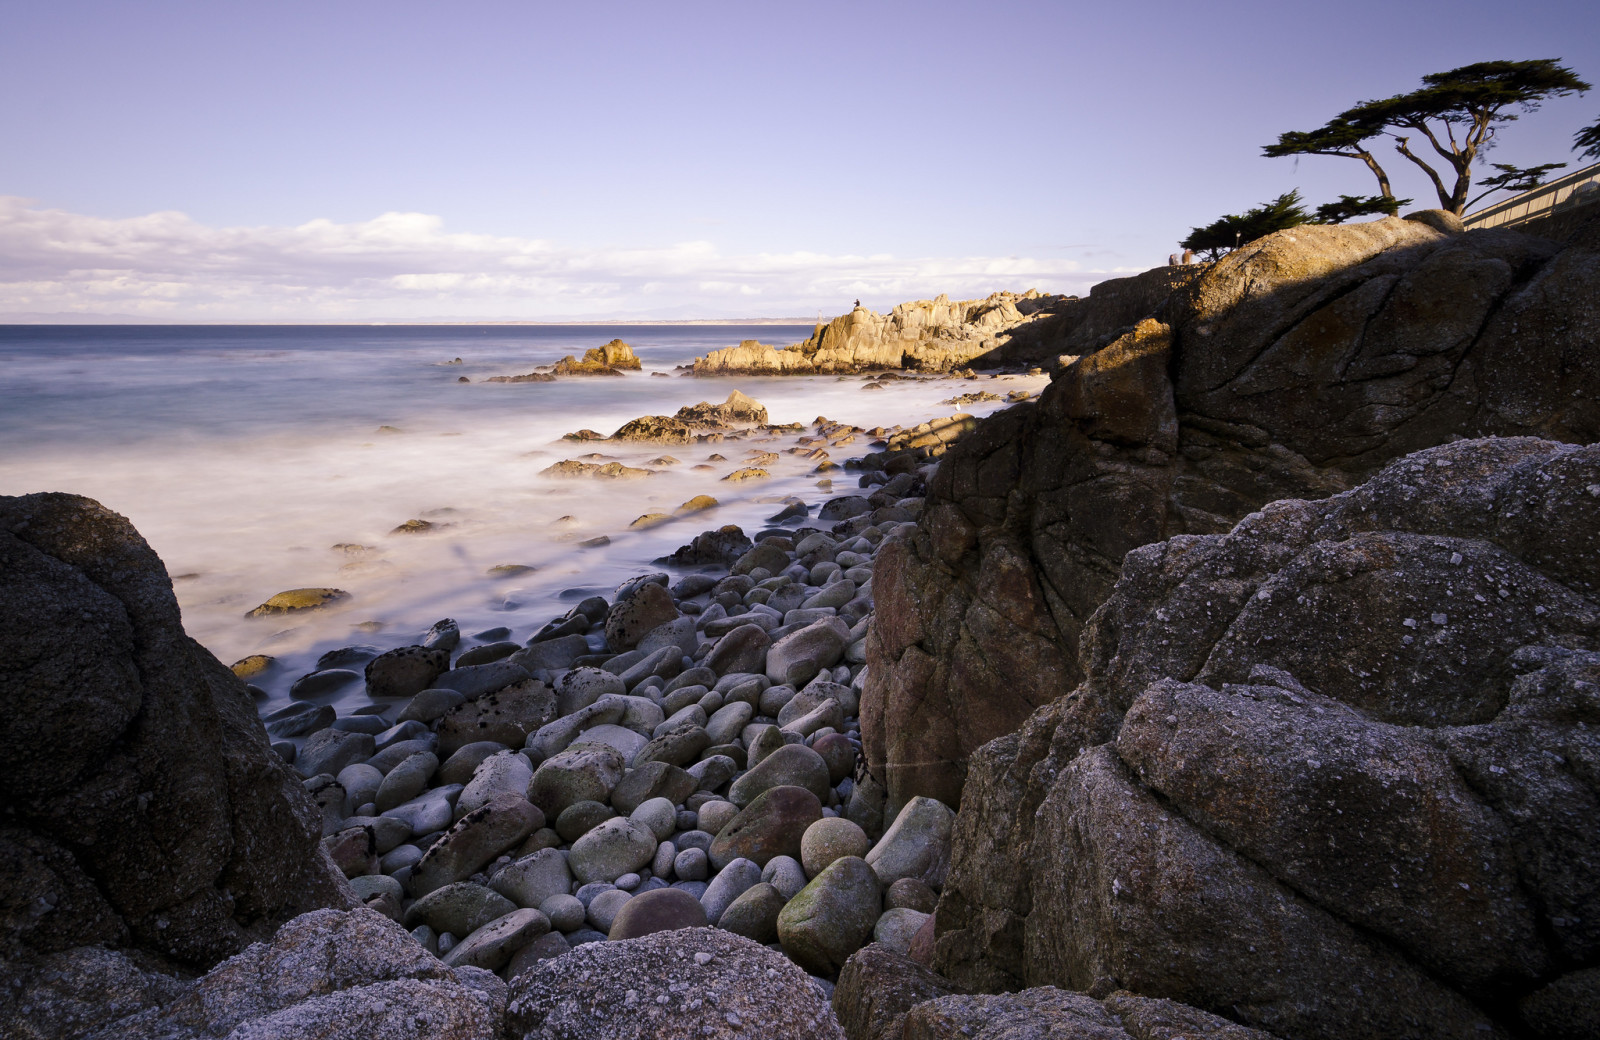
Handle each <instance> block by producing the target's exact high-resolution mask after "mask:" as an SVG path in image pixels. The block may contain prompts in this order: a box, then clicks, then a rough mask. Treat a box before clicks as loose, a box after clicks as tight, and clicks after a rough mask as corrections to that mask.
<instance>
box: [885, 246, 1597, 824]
mask: <svg viewBox="0 0 1600 1040" xmlns="http://www.w3.org/2000/svg"><path fill="white" fill-rule="evenodd" d="M1585 241H1586V240H1582V239H1577V240H1574V242H1573V243H1572V244H1570V245H1568V246H1567V247H1566V248H1564V249H1561V248H1559V247H1558V246H1557V245H1555V244H1554V243H1551V242H1549V241H1546V240H1543V239H1537V238H1533V237H1530V236H1524V235H1519V234H1517V233H1515V232H1510V231H1474V232H1470V233H1468V234H1464V235H1447V234H1444V233H1442V232H1440V231H1437V230H1435V229H1433V228H1431V227H1428V226H1426V225H1424V224H1422V223H1420V222H1416V221H1405V220H1397V219H1392V218H1391V219H1384V220H1379V221H1374V222H1371V223H1367V224H1359V225H1351V226H1341V227H1311V228H1296V229H1293V230H1291V231H1288V232H1281V233H1279V234H1277V235H1273V236H1269V237H1268V238H1266V239H1263V240H1261V241H1260V242H1258V243H1255V244H1253V245H1251V246H1248V247H1246V248H1244V249H1242V250H1239V251H1238V252H1236V253H1234V254H1232V255H1231V256H1229V257H1228V258H1227V259H1226V260H1223V261H1222V262H1220V263H1217V264H1214V265H1210V266H1209V267H1208V268H1207V269H1206V270H1205V271H1204V273H1203V274H1201V275H1200V276H1199V277H1198V279H1197V280H1195V281H1194V282H1192V283H1191V284H1189V285H1188V286H1186V287H1183V288H1180V289H1179V290H1177V291H1176V292H1174V293H1172V294H1171V295H1170V296H1169V297H1167V299H1166V300H1165V302H1163V303H1162V304H1161V305H1160V306H1159V307H1157V308H1155V309H1154V311H1153V313H1152V312H1146V313H1147V314H1149V316H1148V317H1146V318H1144V320H1140V321H1138V322H1137V324H1135V325H1134V326H1133V327H1132V328H1131V329H1129V328H1126V327H1125V326H1124V328H1123V329H1122V332H1121V334H1120V336H1118V337H1117V338H1115V339H1114V340H1113V341H1112V342H1110V343H1109V345H1107V346H1104V347H1103V348H1102V349H1099V350H1098V351H1094V352H1092V353H1087V354H1086V356H1084V357H1082V358H1080V359H1079V360H1078V361H1076V362H1075V363H1072V364H1069V365H1067V366H1066V367H1065V368H1064V369H1062V370H1061V371H1060V372H1059V373H1058V374H1057V376H1056V378H1055V380H1054V382H1053V383H1052V384H1051V386H1050V387H1049V388H1047V389H1046V391H1045V392H1044V393H1043V394H1042V395H1041V397H1040V399H1039V401H1038V402H1037V403H1027V404H1022V405H1018V406H1016V407H1013V408H1011V409H1008V410H1007V411H1004V412H1001V413H999V414H997V415H995V416H993V417H991V418H989V419H987V420H985V421H984V422H983V423H982V424H980V425H979V427H978V428H977V429H976V430H975V431H974V432H973V433H972V434H970V435H969V436H968V437H966V438H964V439H963V440H961V441H959V442H958V443H957V444H956V445H955V446H954V447H953V448H952V449H951V450H950V452H949V453H948V454H947V455H946V456H945V457H944V460H943V461H942V462H941V464H940V466H939V469H938V471H937V473H936V475H935V476H934V477H933V479H932V480H931V481H930V484H929V488H928V495H927V499H926V504H925V507H924V510H923V522H922V523H921V524H920V529H919V530H916V531H914V532H913V531H910V530H906V532H905V534H904V535H901V533H900V532H896V536H895V537H894V538H892V539H891V540H890V541H889V542H888V544H887V545H886V546H885V548H884V549H883V550H882V551H881V552H880V554H879V556H878V559H877V567H876V571H875V579H874V588H875V598H876V602H877V607H878V609H877V615H876V620H875V622H874V628H873V632H872V634H871V636H870V637H869V640H868V647H867V649H868V666H869V667H868V680H867V683H866V690H865V696H864V697H863V706H862V737H863V741H864V751H865V757H866V759H867V764H868V767H869V769H870V771H871V773H872V775H873V776H874V777H876V778H877V779H878V780H879V781H881V782H883V783H884V784H885V786H886V787H887V789H888V795H889V806H888V809H889V811H890V812H891V813H892V812H893V811H894V810H895V809H896V808H897V807H898V805H900V804H901V803H903V802H904V801H905V800H906V799H908V798H909V797H911V796H913V795H917V794H922V795H928V796H930V797H934V798H937V799H939V800H941V801H943V802H946V803H947V804H951V805H955V804H957V803H958V801H959V799H960V797H961V789H962V783H963V780H964V778H965V775H966V770H967V760H968V757H969V756H970V755H971V754H972V753H973V752H974V750H975V749H977V748H978V747H979V746H981V745H982V744H983V743H985V742H986V741H989V740H993V739H995V738H997V737H1000V736H1002V735H1004V734H1007V733H1010V732H1012V731H1013V730H1015V729H1016V728H1017V727H1018V726H1019V725H1020V724H1021V723H1022V722H1023V720H1024V719H1026V718H1027V717H1028V715H1029V713H1030V712H1032V711H1033V710H1035V709H1036V708H1038V707H1040V706H1042V705H1045V704H1049V703H1050V702H1052V701H1054V700H1056V699H1057V698H1059V697H1061V696H1062V695H1064V694H1065V693H1067V692H1068V691H1070V690H1071V689H1072V688H1073V687H1074V686H1075V685H1076V684H1077V683H1078V682H1080V681H1081V680H1082V679H1083V676H1084V665H1083V664H1082V663H1081V661H1080V660H1079V655H1078V653H1077V648H1078V643H1079V639H1080V637H1081V635H1082V632H1083V628H1084V625H1085V623H1086V622H1087V620H1088V618H1089V617H1090V615H1091V614H1093V612H1094V611H1095V609H1096V608H1097V607H1099V606H1100V604H1101V603H1102V602H1104V600H1105V598H1106V596H1107V595H1108V594H1109V593H1110V590H1111V587H1112V585H1113V583H1114V582H1115V581H1116V579H1117V574H1118V571H1119V568H1120V567H1121V564H1122V559H1123V557H1124V555H1125V554H1126V553H1127V552H1128V551H1129V550H1131V549H1135V548H1137V547H1139V546H1141V545H1148V544H1150V543H1152V542H1157V541H1161V540H1163V539H1167V538H1172V537H1174V536H1178V535H1196V534H1201V535H1204V534H1214V533H1217V532H1221V531H1226V530H1228V529H1229V528H1230V527H1231V526H1232V524H1233V523H1235V522H1236V521H1238V520H1239V519H1240V518H1241V517H1243V516H1245V515H1246V514H1248V513H1249V512H1250V511H1251V510H1254V509H1257V508H1260V507H1261V506H1262V505H1263V504H1265V503H1267V502H1270V501H1273V500H1275V499H1281V498H1320V497H1323V496H1325V495H1328V494H1333V493H1337V492H1339V491H1343V490H1345V489H1346V488H1349V487H1352V486H1354V485H1356V484H1358V483H1360V482H1361V481H1362V480H1364V479H1366V478H1367V477H1368V476H1370V475H1371V474H1372V473H1373V472H1375V471H1376V470H1377V469H1378V468H1379V467H1381V466H1382V465H1383V464H1385V463H1386V462H1388V461H1390V460H1392V459H1394V458H1397V457H1399V456H1401V455H1404V454H1406V453H1407V452H1410V451H1414V450H1418V449H1421V448H1425V447H1429V446H1432V445H1436V444H1440V443H1444V442H1446V441H1449V440H1451V439H1454V438H1457V437H1461V436H1479V435H1487V434H1494V435H1500V436H1512V435H1516V436H1522V435H1532V436H1540V437H1550V438H1554V439H1559V440H1565V441H1571V442H1575V443H1590V442H1592V441H1594V440H1596V439H1597V438H1600V354H1597V353H1596V351H1595V350H1594V344H1595V342H1596V341H1597V340H1600V252H1597V251H1596V250H1595V249H1594V248H1592V247H1590V246H1587V245H1585V244H1584V242H1585ZM1140 277H1141V278H1144V277H1145V276H1140ZM1130 281H1133V280H1130ZM1124 288H1125V289H1126V291H1125V292H1122V293H1118V292H1116V291H1113V290H1112V289H1111V288H1107V289H1106V292H1105V294H1104V300H1105V304H1104V308H1103V310H1104V314H1100V313H1099V312H1096V311H1094V310H1093V308H1088V309H1080V311H1079V312H1077V318H1076V322H1077V324H1076V325H1075V326H1074V327H1073V329H1072V331H1071V332H1069V333H1068V334H1067V335H1066V337H1065V338H1064V339H1063V340H1062V341H1061V343H1062V345H1063V347H1064V348H1065V349H1066V350H1068V351H1070V350H1080V349H1081V350H1093V349H1094V345H1095V344H1096V343H1099V342H1101V341H1103V340H1104V339H1105V338H1106V337H1107V336H1109V335H1110V332H1109V331H1105V330H1106V329H1107V327H1108V326H1109V327H1111V328H1112V329H1114V328H1115V326H1114V325H1113V323H1114V322H1132V321H1134V317H1135V311H1137V310H1138V307H1139V305H1141V303H1142V302H1144V301H1148V299H1149V297H1148V296H1145V295H1143V293H1144V292H1145V291H1149V290H1152V289H1155V290H1159V284H1157V285H1153V286H1152V285H1144V286H1142V287H1140V286H1133V285H1130V286H1127V287H1124ZM1101 296H1102V294H1101V292H1100V288H1099V287H1097V289H1096V293H1095V294H1094V295H1093V296H1091V298H1090V300H1088V301H1082V303H1084V304H1085V305H1090V304H1093V303H1094V302H1095V300H1096V299H1098V298H1100V297H1101ZM1396 710H1397V711H1399V710H1401V709H1400V708H1399V706H1398V705H1397V706H1396ZM1395 721H1400V718H1399V716H1397V717H1396V719H1395Z"/></svg>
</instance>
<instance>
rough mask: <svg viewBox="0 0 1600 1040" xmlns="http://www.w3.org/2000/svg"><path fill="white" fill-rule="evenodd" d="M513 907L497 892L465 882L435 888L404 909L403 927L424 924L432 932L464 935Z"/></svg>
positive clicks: (507, 912) (513, 908) (513, 904)
mask: <svg viewBox="0 0 1600 1040" xmlns="http://www.w3.org/2000/svg"><path fill="white" fill-rule="evenodd" d="M516 908H517V906H516V904H515V903H513V902H512V901H511V900H509V899H507V898H506V897H505V896H503V895H501V894H500V893H499V892H495V891H493V890H491V889H488V888H485V887H484V886H482V885H475V884H472V883H471V882H469V881H458V882H456V883H454V884H450V885H445V886H444V887H443V888H436V889H434V890H433V891H432V892H429V893H428V894H427V895H425V896H423V897H422V898H420V899H418V900H417V901H416V902H414V903H412V904H411V906H409V907H408V908H407V909H406V913H405V919H404V921H402V923H403V924H404V925H405V926H406V927H407V928H415V927H416V926H417V925H419V924H425V925H427V926H428V927H430V928H432V929H433V930H434V931H435V932H449V933H451V934H452V935H467V934H469V933H471V932H475V931H477V930H478V929H479V928H482V927H483V926H484V925H486V924H488V923H489V922H490V921H494V920H497V919H498V918H501V917H504V916H505V915H506V914H509V913H510V912H511V911H513V910H515V909H516Z"/></svg>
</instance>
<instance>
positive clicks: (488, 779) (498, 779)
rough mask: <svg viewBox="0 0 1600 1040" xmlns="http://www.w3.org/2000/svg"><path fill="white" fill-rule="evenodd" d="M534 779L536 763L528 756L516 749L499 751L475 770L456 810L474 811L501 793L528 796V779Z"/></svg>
mask: <svg viewBox="0 0 1600 1040" xmlns="http://www.w3.org/2000/svg"><path fill="white" fill-rule="evenodd" d="M532 779H533V766H531V765H529V764H528V760H527V759H526V758H524V757H523V756H522V755H519V754H518V753H517V752H515V751H498V752H496V753H495V754H493V755H490V756H489V757H488V758H486V759H484V760H483V761H482V762H480V763H478V768H477V769H475V770H473V772H472V779H471V780H470V781H469V782H468V783H467V785H466V787H464V788H463V789H462V791H461V797H460V798H459V799H457V801H456V812H458V813H460V812H471V811H472V810H473V809H476V808H477V807H478V806H480V805H486V804H488V802H489V800H490V799H492V798H494V796H495V795H498V794H514V795H517V796H518V797H526V796H527V793H528V781H529V780H532Z"/></svg>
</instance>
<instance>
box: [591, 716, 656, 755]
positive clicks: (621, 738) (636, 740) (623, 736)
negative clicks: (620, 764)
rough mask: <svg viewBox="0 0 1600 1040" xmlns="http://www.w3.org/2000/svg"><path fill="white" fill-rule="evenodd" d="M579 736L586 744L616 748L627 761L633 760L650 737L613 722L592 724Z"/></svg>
mask: <svg viewBox="0 0 1600 1040" xmlns="http://www.w3.org/2000/svg"><path fill="white" fill-rule="evenodd" d="M578 736H579V739H580V740H581V741H582V742H583V743H585V744H608V745H610V746H611V747H614V748H616V749H617V751H618V753H620V754H621V755H622V757H623V759H624V760H625V761H631V760H632V759H633V757H634V756H635V755H637V754H638V753H639V752H640V751H641V750H642V749H643V748H644V746H645V744H647V743H649V738H648V737H646V736H644V735H643V734H642V733H636V732H634V731H633V730H631V729H628V728H626V727H623V726H617V725H613V724H611V723H603V724H601V725H599V726H592V727H590V728H589V729H586V730H584V731H583V732H582V733H580V734H579V735H578Z"/></svg>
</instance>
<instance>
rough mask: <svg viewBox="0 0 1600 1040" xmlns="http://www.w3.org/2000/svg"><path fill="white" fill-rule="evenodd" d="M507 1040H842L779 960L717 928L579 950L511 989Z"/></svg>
mask: <svg viewBox="0 0 1600 1040" xmlns="http://www.w3.org/2000/svg"><path fill="white" fill-rule="evenodd" d="M506 1025H507V1035H508V1036H509V1037H510V1038H512V1040H534V1038H538V1040H654V1038H657V1037H663V1038H664V1037H708V1038H712V1040H716V1038H724V1040H732V1038H735V1037H739V1038H744V1037H751V1036H775V1037H776V1036H781V1037H785V1038H792V1040H844V1032H843V1031H842V1030H841V1029H840V1028H839V1023H838V1022H837V1020H835V1019H834V1017H833V1009H832V1008H830V1007H829V1006H828V1002H827V999H826V998H825V997H824V996H823V995H822V993H821V992H820V990H819V989H818V988H817V987H815V986H813V985H812V983H811V980H810V979H808V978H807V977H806V974H805V972H803V971H801V970H800V969H799V968H798V967H796V966H795V965H794V963H792V962H791V961H789V960H787V959H786V958H785V957H784V956H783V955H782V954H781V953H777V952H775V951H773V950H769V949H767V948H766V947H764V946H762V945H760V944H759V943H755V942H752V941H750V940H749V939H746V938H743V937H742V936H738V935H734V934H733V933H731V932H725V931H722V930H721V929H718V928H678V929H673V930H670V931H661V932H655V933H653V934H650V935H646V936H643V937H641V938H637V939H623V940H618V941H616V942H594V943H585V944H584V945H582V946H579V947H577V948H576V949H574V950H573V951H572V952H571V953H568V954H565V955H563V956H561V957H557V958H555V959H553V960H547V961H541V962H539V963H538V964H536V965H534V966H533V967H531V968H529V969H528V970H526V971H524V972H523V973H522V974H520V975H518V976H517V977H516V978H515V979H514V980H513V981H512V983H511V1002H510V1005H509V1008H508V1012H507V1016H506Z"/></svg>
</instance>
